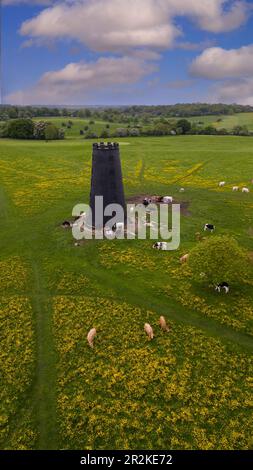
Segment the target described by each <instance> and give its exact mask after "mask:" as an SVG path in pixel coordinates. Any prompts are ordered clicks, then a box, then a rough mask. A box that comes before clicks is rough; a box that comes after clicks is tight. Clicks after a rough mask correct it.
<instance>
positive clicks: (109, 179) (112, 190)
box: [90, 142, 126, 227]
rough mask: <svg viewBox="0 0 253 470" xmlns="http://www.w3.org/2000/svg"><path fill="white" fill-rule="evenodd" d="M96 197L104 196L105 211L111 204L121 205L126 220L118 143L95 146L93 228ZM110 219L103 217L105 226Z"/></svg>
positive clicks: (92, 202)
mask: <svg viewBox="0 0 253 470" xmlns="http://www.w3.org/2000/svg"><path fill="white" fill-rule="evenodd" d="M95 196H103V206H104V207H103V209H104V208H105V207H106V206H108V205H109V204H119V205H120V206H121V207H123V209H124V218H125V214H126V203H125V196H124V187H123V179H122V171H121V162H120V151H119V144H118V143H111V142H108V143H95V144H93V154H92V177H91V192H90V207H91V210H92V225H93V227H95V216H94V215H95ZM110 218H111V217H105V216H103V225H105V224H106V222H107V221H108V220H110ZM121 222H124V220H122V221H121Z"/></svg>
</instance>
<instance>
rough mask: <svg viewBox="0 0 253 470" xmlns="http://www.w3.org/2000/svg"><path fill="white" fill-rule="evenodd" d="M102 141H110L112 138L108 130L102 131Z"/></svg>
mask: <svg viewBox="0 0 253 470" xmlns="http://www.w3.org/2000/svg"><path fill="white" fill-rule="evenodd" d="M99 137H100V138H101V139H108V138H109V137H110V133H109V132H108V130H107V129H104V130H102V132H101V134H100V136H99Z"/></svg>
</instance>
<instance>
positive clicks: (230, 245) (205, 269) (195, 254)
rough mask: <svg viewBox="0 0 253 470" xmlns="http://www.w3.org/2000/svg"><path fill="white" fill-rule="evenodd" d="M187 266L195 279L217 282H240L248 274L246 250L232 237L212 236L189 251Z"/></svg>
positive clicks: (248, 266) (248, 265)
mask: <svg viewBox="0 0 253 470" xmlns="http://www.w3.org/2000/svg"><path fill="white" fill-rule="evenodd" d="M189 267H190V268H191V271H192V274H193V278H194V279H195V280H197V281H202V282H205V283H206V282H208V283H211V284H218V283H220V282H228V283H235V282H241V280H242V279H247V278H248V276H250V264H249V258H248V255H247V252H246V251H245V250H244V249H243V248H241V247H240V246H239V245H238V243H237V241H236V240H234V239H233V238H231V237H229V236H227V235H222V236H212V237H210V238H208V239H206V240H205V241H202V242H201V243H199V244H198V245H196V246H195V247H194V248H193V250H191V252H190V256H189Z"/></svg>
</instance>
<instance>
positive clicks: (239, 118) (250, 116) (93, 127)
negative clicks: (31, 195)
mask: <svg viewBox="0 0 253 470" xmlns="http://www.w3.org/2000/svg"><path fill="white" fill-rule="evenodd" d="M40 119H44V120H46V121H52V122H54V123H55V125H56V126H57V127H62V123H63V122H64V123H67V122H68V121H69V120H71V121H72V122H73V126H72V127H71V129H67V128H66V127H64V129H65V136H66V138H71V139H74V138H80V130H84V128H85V127H86V126H89V129H90V131H92V132H95V133H96V134H97V135H98V136H99V135H100V134H101V132H102V131H103V130H105V129H106V125H107V124H108V122H105V121H97V120H94V122H95V124H89V121H90V120H89V119H78V118H70V119H68V118H36V119H35V120H37V121H38V120H40ZM176 119H179V118H173V119H172V120H173V121H175V120H176ZM188 119H189V120H190V121H191V122H192V123H196V124H199V125H203V126H207V125H212V126H214V127H216V128H218V129H221V128H223V127H225V128H226V129H232V128H233V127H235V126H237V125H240V126H247V127H248V129H249V130H252V131H253V113H240V114H235V115H233V116H197V117H191V118H188ZM220 120H221V121H220ZM140 124H141V121H140ZM109 125H110V128H109V132H110V133H114V132H115V130H116V129H117V128H122V127H126V126H127V125H126V124H122V123H109ZM131 127H134V125H132V126H131ZM145 127H147V126H143V128H144V129H145ZM86 132H87V131H85V133H86Z"/></svg>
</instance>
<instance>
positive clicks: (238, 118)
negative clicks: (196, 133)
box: [189, 113, 253, 130]
mask: <svg viewBox="0 0 253 470" xmlns="http://www.w3.org/2000/svg"><path fill="white" fill-rule="evenodd" d="M220 119H221V121H220ZM189 120H190V121H191V122H195V123H204V124H205V125H210V124H211V125H213V126H214V127H217V128H218V129H221V128H223V127H224V128H225V129H232V128H233V127H235V126H247V127H248V129H249V130H253V113H238V114H234V115H232V116H198V117H192V118H189Z"/></svg>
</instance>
